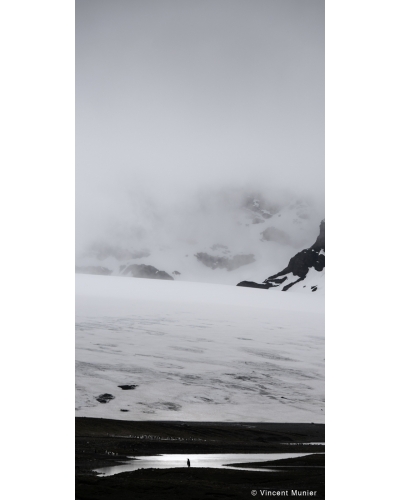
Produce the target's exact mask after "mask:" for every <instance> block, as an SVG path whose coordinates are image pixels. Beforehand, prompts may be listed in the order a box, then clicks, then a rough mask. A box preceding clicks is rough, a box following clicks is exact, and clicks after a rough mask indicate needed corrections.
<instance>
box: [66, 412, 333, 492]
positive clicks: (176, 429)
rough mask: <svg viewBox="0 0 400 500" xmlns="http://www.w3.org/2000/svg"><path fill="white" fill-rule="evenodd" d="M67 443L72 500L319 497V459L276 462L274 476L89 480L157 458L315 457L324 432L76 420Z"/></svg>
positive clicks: (176, 473) (201, 473)
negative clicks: (139, 459)
mask: <svg viewBox="0 0 400 500" xmlns="http://www.w3.org/2000/svg"><path fill="white" fill-rule="evenodd" d="M75 435H76V446H75V456H76V459H75V461H76V463H75V467H76V499H80V500H84V499H85V500H89V499H98V500H103V499H116V500H124V499H125V498H126V499H128V498H129V499H132V498H134V499H135V500H136V499H145V498H153V497H154V496H161V497H162V498H163V499H179V498H182V499H195V498H196V499H201V498H211V499H212V498H222V497H223V498H226V499H230V498H232V499H236V498H253V497H252V495H251V494H250V491H251V490H254V489H255V490H259V489H270V490H271V489H272V490H289V496H290V491H291V490H292V489H293V490H295V489H297V490H302V491H305V490H309V491H317V496H316V498H324V497H325V495H324V486H325V484H324V483H325V481H324V477H325V470H324V468H323V464H324V462H322V457H324V456H323V455H314V458H309V459H308V461H304V460H303V461H301V462H300V463H298V462H297V463H290V460H288V461H287V462H286V464H285V463H284V462H285V461H276V462H275V463H274V464H273V465H274V467H276V468H277V472H276V473H275V472H254V471H241V470H232V471H231V470H223V469H200V468H198V469H196V468H194V467H193V468H190V469H186V468H182V469H181V468H177V469H141V470H138V471H135V472H125V473H122V474H117V475H115V476H109V477H98V476H97V474H96V473H95V472H93V470H94V469H97V468H100V467H107V466H113V465H118V463H121V462H125V461H126V459H127V457H128V456H131V457H132V456H144V455H157V454H164V453H184V454H188V455H190V454H195V453H285V452H288V453H291V452H294V451H295V452H299V453H321V452H324V450H325V447H324V445H311V444H309V443H313V442H325V425H324V424H302V423H295V424H291V423H259V422H246V423H240V422H239V423H236V422H234V423H233V422H226V423H224V422H176V421H173V422H167V421H138V422H130V421H126V420H109V419H95V418H83V417H77V418H76V419H75ZM289 443H297V444H296V445H295V446H294V445H293V444H289ZM106 451H108V452H112V453H114V455H111V454H106ZM315 457H317V458H315ZM247 465H248V464H247ZM259 465H260V466H261V467H262V466H264V465H265V464H259ZM271 465H272V463H271ZM285 465H286V467H285ZM278 466H279V470H278ZM258 496H260V492H259V493H258Z"/></svg>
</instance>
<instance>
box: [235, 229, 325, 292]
mask: <svg viewBox="0 0 400 500" xmlns="http://www.w3.org/2000/svg"><path fill="white" fill-rule="evenodd" d="M319 228H320V232H319V235H318V238H317V239H316V241H315V243H314V244H313V245H312V246H311V247H310V248H307V249H305V250H302V251H301V252H299V253H297V254H296V255H295V256H294V257H292V258H291V259H290V260H289V264H288V266H287V267H285V269H283V271H281V272H279V273H277V274H274V275H273V276H270V277H269V278H267V279H266V280H265V281H264V282H263V283H262V284H260V283H254V282H252V281H242V282H240V283H238V285H237V286H245V287H252V288H265V289H268V288H272V287H278V286H280V285H281V284H282V283H284V282H285V281H286V280H287V279H288V276H287V275H289V274H293V276H297V277H298V279H297V280H295V281H292V282H291V283H288V284H287V285H285V286H283V287H282V291H284V292H285V291H286V290H289V288H291V287H292V286H293V285H295V284H297V283H299V282H301V281H303V280H304V279H305V278H306V276H307V274H308V271H309V270H310V269H311V268H314V269H315V270H316V271H322V270H323V269H324V268H325V220H323V221H322V222H321V224H320V227H319ZM317 289H318V288H317V286H313V287H312V288H311V290H312V291H313V292H315V291H316V290H317Z"/></svg>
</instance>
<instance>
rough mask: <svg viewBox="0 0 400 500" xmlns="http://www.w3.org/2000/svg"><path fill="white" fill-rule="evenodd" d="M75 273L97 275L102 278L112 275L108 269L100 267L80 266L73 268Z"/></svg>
mask: <svg viewBox="0 0 400 500" xmlns="http://www.w3.org/2000/svg"><path fill="white" fill-rule="evenodd" d="M75 272H76V273H78V274H99V275H102V276H108V275H109V274H111V273H112V271H110V269H107V268H106V267H101V266H81V267H75Z"/></svg>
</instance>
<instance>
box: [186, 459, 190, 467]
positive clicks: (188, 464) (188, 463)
mask: <svg viewBox="0 0 400 500" xmlns="http://www.w3.org/2000/svg"><path fill="white" fill-rule="evenodd" d="M186 463H187V466H188V467H190V460H189V459H187V462H186Z"/></svg>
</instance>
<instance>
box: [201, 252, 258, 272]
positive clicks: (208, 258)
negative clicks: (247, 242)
mask: <svg viewBox="0 0 400 500" xmlns="http://www.w3.org/2000/svg"><path fill="white" fill-rule="evenodd" d="M195 257H196V258H197V260H199V261H200V262H201V263H202V264H204V265H205V266H207V267H211V269H217V268H220V269H227V270H228V271H233V270H234V269H237V268H238V267H241V266H245V265H246V264H251V263H252V262H255V258H254V255H253V254H248V255H234V256H233V257H220V256H214V255H210V254H208V253H205V252H199V253H196V254H195Z"/></svg>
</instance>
